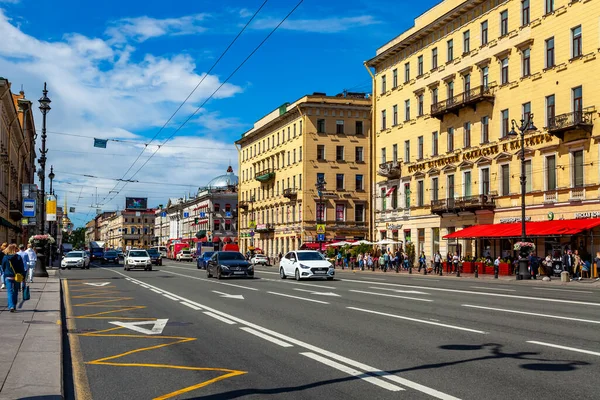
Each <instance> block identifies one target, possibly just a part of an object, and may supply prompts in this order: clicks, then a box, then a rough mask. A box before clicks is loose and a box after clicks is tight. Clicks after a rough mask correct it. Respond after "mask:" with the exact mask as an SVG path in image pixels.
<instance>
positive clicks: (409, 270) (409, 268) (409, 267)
mask: <svg viewBox="0 0 600 400" xmlns="http://www.w3.org/2000/svg"><path fill="white" fill-rule="evenodd" d="M408 273H409V274H412V265H410V264H409V265H408Z"/></svg>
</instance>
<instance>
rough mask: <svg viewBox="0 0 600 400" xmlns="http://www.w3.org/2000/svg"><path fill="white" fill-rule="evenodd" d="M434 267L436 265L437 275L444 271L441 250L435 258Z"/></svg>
mask: <svg viewBox="0 0 600 400" xmlns="http://www.w3.org/2000/svg"><path fill="white" fill-rule="evenodd" d="M433 265H434V272H435V273H436V274H439V273H440V271H441V270H442V255H441V254H440V251H439V250H438V252H437V253H435V255H434V256H433Z"/></svg>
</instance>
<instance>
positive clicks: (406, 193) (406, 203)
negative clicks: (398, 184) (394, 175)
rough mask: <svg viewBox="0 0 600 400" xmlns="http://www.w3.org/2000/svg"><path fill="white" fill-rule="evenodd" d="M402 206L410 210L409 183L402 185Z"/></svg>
mask: <svg viewBox="0 0 600 400" xmlns="http://www.w3.org/2000/svg"><path fill="white" fill-rule="evenodd" d="M394 197H395V196H394ZM404 206H405V207H406V208H410V183H405V184H404Z"/></svg>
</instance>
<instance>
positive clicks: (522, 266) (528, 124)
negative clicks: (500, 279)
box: [508, 113, 537, 280]
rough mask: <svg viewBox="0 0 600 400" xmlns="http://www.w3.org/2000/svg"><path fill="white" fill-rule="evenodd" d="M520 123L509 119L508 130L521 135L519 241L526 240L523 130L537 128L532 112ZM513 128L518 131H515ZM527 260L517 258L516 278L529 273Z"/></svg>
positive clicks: (521, 277) (509, 133)
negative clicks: (510, 126)
mask: <svg viewBox="0 0 600 400" xmlns="http://www.w3.org/2000/svg"><path fill="white" fill-rule="evenodd" d="M520 122H521V125H520V126H519V125H518V123H517V121H515V120H514V119H513V120H512V121H511V123H512V129H511V130H510V132H508V135H509V136H517V135H518V134H520V135H521V179H520V180H521V241H522V242H525V241H527V238H526V236H527V232H526V229H525V192H526V187H527V186H526V184H527V177H526V176H525V132H529V131H536V130H537V128H536V127H535V125H533V114H532V113H530V114H528V115H526V116H525V117H524V118H522V119H521V121H520ZM515 128H517V130H518V131H519V133H517V132H516V131H515ZM527 265H528V260H527V258H525V257H523V258H521V259H520V260H519V274H518V275H517V280H521V279H524V278H525V276H527V275H529V272H528V270H527Z"/></svg>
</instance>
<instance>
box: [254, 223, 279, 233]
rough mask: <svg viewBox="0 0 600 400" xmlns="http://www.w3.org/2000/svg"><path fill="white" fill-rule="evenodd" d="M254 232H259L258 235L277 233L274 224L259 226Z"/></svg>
mask: <svg viewBox="0 0 600 400" xmlns="http://www.w3.org/2000/svg"><path fill="white" fill-rule="evenodd" d="M254 231H255V232H258V233H266V232H273V231H275V225H273V224H258V225H256V229H254Z"/></svg>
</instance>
